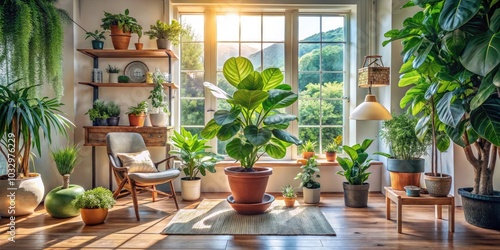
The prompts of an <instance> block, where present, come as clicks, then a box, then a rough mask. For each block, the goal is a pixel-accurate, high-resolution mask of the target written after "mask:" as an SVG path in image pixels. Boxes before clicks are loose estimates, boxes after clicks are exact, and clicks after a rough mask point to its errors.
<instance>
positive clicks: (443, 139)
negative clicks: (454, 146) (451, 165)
mask: <svg viewBox="0 0 500 250" xmlns="http://www.w3.org/2000/svg"><path fill="white" fill-rule="evenodd" d="M436 147H437V149H438V150H439V151H440V152H445V151H446V150H448V148H449V147H450V137H448V135H447V134H446V133H444V132H440V133H438V134H437V136H436Z"/></svg>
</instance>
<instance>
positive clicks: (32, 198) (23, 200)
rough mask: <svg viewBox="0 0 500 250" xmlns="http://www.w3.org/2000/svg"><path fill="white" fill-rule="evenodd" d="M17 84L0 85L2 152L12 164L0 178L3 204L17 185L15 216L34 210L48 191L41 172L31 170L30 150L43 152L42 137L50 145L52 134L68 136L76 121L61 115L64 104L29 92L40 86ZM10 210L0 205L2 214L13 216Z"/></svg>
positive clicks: (8, 201)
mask: <svg viewBox="0 0 500 250" xmlns="http://www.w3.org/2000/svg"><path fill="white" fill-rule="evenodd" d="M16 83H19V82H18V81H14V82H12V83H8V84H6V85H3V84H0V117H2V119H0V140H1V145H2V147H0V152H2V154H3V156H4V157H5V159H6V161H7V162H8V163H9V165H8V169H7V174H6V175H3V176H1V177H0V204H10V198H11V196H9V195H10V193H9V192H10V190H9V189H10V188H17V190H16V196H15V199H16V214H15V215H16V216H21V215H27V214H31V213H33V211H34V210H35V208H36V207H37V206H38V205H39V204H40V202H41V201H42V198H43V195H44V191H45V190H44V186H43V182H42V178H41V176H40V174H37V173H32V172H30V159H32V157H33V152H32V151H31V150H32V149H36V152H38V154H41V152H42V150H41V149H42V137H43V138H44V139H45V140H46V141H48V143H49V144H50V143H51V141H52V136H51V135H52V134H51V133H58V134H62V135H65V136H66V135H67V134H66V128H68V127H69V126H70V125H73V123H72V122H71V121H69V120H68V119H67V118H65V117H64V116H63V115H61V114H60V113H61V111H60V110H59V108H60V107H61V106H62V105H63V104H62V103H60V102H59V101H57V99H55V98H54V99H50V98H48V97H43V98H36V97H31V96H30V95H29V92H30V91H33V89H34V88H36V87H37V86H38V85H32V86H29V87H17V88H15V87H16ZM12 184H13V185H12ZM27 187H29V188H27ZM8 210H9V206H1V208H0V216H2V217H10V216H11V215H12V214H10V213H9V211H8Z"/></svg>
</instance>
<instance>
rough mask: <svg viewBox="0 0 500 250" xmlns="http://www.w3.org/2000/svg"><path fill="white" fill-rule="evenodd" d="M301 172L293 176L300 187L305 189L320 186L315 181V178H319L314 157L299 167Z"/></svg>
mask: <svg viewBox="0 0 500 250" xmlns="http://www.w3.org/2000/svg"><path fill="white" fill-rule="evenodd" d="M300 168H301V169H302V172H300V173H298V174H297V176H295V180H300V186H301V187H305V188H312V189H316V188H320V187H321V184H320V183H319V182H317V181H316V178H320V175H319V174H318V173H319V167H318V161H316V156H313V157H311V158H309V159H308V160H307V163H306V165H304V166H301V167H300Z"/></svg>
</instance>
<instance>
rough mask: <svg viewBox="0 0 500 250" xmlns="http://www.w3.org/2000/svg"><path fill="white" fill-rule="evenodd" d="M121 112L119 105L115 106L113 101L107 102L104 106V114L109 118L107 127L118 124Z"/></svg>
mask: <svg viewBox="0 0 500 250" xmlns="http://www.w3.org/2000/svg"><path fill="white" fill-rule="evenodd" d="M121 112H122V110H121V108H120V105H118V104H116V103H115V102H113V101H109V102H108V103H107V104H106V113H107V114H108V116H109V118H108V119H107V122H108V126H118V124H119V123H120V114H121Z"/></svg>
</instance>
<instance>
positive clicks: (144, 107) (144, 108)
mask: <svg viewBox="0 0 500 250" xmlns="http://www.w3.org/2000/svg"><path fill="white" fill-rule="evenodd" d="M148 106H149V105H148V102H146V101H142V102H140V103H139V104H137V105H136V106H130V107H129V108H128V112H127V114H129V115H141V114H146V113H147V112H148Z"/></svg>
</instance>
